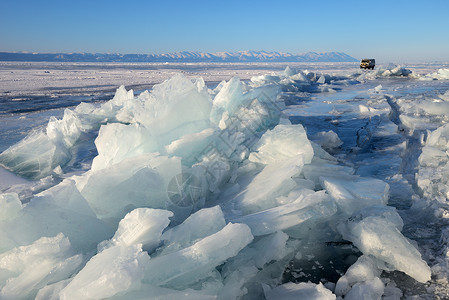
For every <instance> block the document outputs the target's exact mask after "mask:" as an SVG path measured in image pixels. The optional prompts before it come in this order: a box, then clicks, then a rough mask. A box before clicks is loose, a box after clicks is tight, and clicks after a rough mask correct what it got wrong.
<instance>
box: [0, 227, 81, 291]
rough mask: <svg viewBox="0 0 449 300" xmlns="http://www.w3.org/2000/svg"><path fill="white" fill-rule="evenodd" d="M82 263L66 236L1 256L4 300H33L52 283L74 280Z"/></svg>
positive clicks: (15, 249) (59, 236) (39, 240)
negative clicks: (35, 295)
mask: <svg viewBox="0 0 449 300" xmlns="http://www.w3.org/2000/svg"><path fill="white" fill-rule="evenodd" d="M81 263H82V256H81V255H73V253H72V249H71V246H70V242H69V240H68V239H67V238H66V237H64V235H63V234H58V235H57V236H55V237H52V238H48V237H43V238H40V239H38V240H37V241H35V242H34V243H33V244H31V245H27V246H21V247H17V248H14V249H12V250H10V251H8V252H6V253H3V254H2V255H0V274H2V275H0V286H1V287H2V288H1V291H0V298H1V299H27V298H30V296H33V294H34V293H36V292H37V290H39V289H40V288H42V287H44V286H45V285H47V284H48V283H53V282H57V281H60V280H63V279H66V278H68V277H70V276H71V275H72V274H73V273H74V272H75V271H76V270H77V268H78V267H79V266H80V265H81ZM4 275H6V278H8V280H6V281H4V280H5V279H6V278H2V277H3V276H4ZM8 275H9V276H8ZM2 281H3V282H2Z"/></svg>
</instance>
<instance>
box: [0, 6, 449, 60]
mask: <svg viewBox="0 0 449 300" xmlns="http://www.w3.org/2000/svg"><path fill="white" fill-rule="evenodd" d="M182 50H187V51H201V52H216V51H238V50H267V51H285V52H291V53H303V52H308V51H316V52H325V51H341V52H345V53H347V54H349V55H351V56H354V57H355V58H361V57H375V58H376V59H378V60H381V61H384V62H406V61H449V1H447V0H444V1H443V0H441V1H440V0H426V1H424V0H423V1H414V0H408V1H403V0H389V1H384V0H378V1H360V0H359V1H343V0H342V1H336V0H333V1H328V0H321V1H319V0H317V1H312V0H309V1H300V0H299V1H298V0H297V1H282V0H278V1H274V0H271V1H264V0H259V1H244V0H240V1H234V0H222V1H212V0H209V1H194V0H191V1H170V0H165V1H134V0H127V1H113V0H91V1H84V0H78V1H63V0H59V1H56V0H40V1H36V0H32V1H23V0H0V51H31V52H101V53H107V52H113V53H166V52H175V51H182Z"/></svg>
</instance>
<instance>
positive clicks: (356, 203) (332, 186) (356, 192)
mask: <svg viewBox="0 0 449 300" xmlns="http://www.w3.org/2000/svg"><path fill="white" fill-rule="evenodd" d="M321 186H322V187H323V188H325V189H326V191H327V192H328V193H329V195H330V196H331V197H332V198H333V199H334V200H335V201H336V202H337V205H338V207H339V208H340V209H341V210H342V211H343V212H344V213H345V214H347V215H351V214H353V213H354V212H355V211H357V210H359V209H362V208H364V207H368V206H373V205H380V204H386V203H387V200H388V191H389V185H388V184H387V183H386V182H383V181H382V180H378V179H374V178H364V177H358V176H346V178H333V177H321Z"/></svg>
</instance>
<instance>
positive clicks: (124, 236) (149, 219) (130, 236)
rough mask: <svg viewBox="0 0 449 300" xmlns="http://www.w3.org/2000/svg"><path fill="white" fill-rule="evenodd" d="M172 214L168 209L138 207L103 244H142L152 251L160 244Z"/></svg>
mask: <svg viewBox="0 0 449 300" xmlns="http://www.w3.org/2000/svg"><path fill="white" fill-rule="evenodd" d="M172 216H173V213H172V212H171V211H168V210H163V209H153V208H136V209H135V210H133V211H131V212H129V213H128V214H127V215H126V216H125V217H124V218H123V219H122V220H121V221H120V223H119V225H118V229H117V231H116V232H115V234H114V236H113V237H112V239H111V240H110V241H107V242H105V243H103V244H102V245H101V246H103V247H112V246H115V245H121V246H131V245H134V244H142V245H143V248H144V249H145V250H146V251H147V252H149V253H151V252H152V251H153V250H154V249H156V247H158V246H159V244H160V242H161V235H162V231H163V230H164V229H165V228H166V227H167V226H168V224H169V223H170V219H169V218H170V217H172Z"/></svg>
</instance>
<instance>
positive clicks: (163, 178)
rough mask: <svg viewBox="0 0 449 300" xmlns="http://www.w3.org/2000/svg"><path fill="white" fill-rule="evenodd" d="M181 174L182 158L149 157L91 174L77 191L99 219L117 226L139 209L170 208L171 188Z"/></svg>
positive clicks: (131, 160) (127, 160)
mask: <svg viewBox="0 0 449 300" xmlns="http://www.w3.org/2000/svg"><path fill="white" fill-rule="evenodd" d="M178 174H181V163H180V159H179V158H176V157H172V158H168V157H166V156H158V155H156V154H151V153H149V154H143V155H140V156H136V157H131V158H128V159H125V160H123V161H121V162H120V163H118V164H115V165H112V166H111V167H108V168H105V169H101V170H97V171H90V172H89V173H86V174H84V175H83V176H82V177H80V178H78V179H77V187H78V189H79V191H80V192H81V195H83V197H84V198H86V200H87V202H88V203H89V205H90V207H91V208H92V210H93V211H94V212H95V214H96V215H97V217H98V218H100V219H103V220H108V221H110V222H112V223H114V224H116V223H118V221H119V220H120V219H121V218H123V217H124V216H125V215H126V214H127V213H128V212H130V211H131V210H133V209H134V208H137V207H151V208H163V209H164V208H166V207H167V201H169V198H168V194H167V186H168V184H169V182H170V180H172V178H174V177H175V176H176V175H178Z"/></svg>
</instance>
